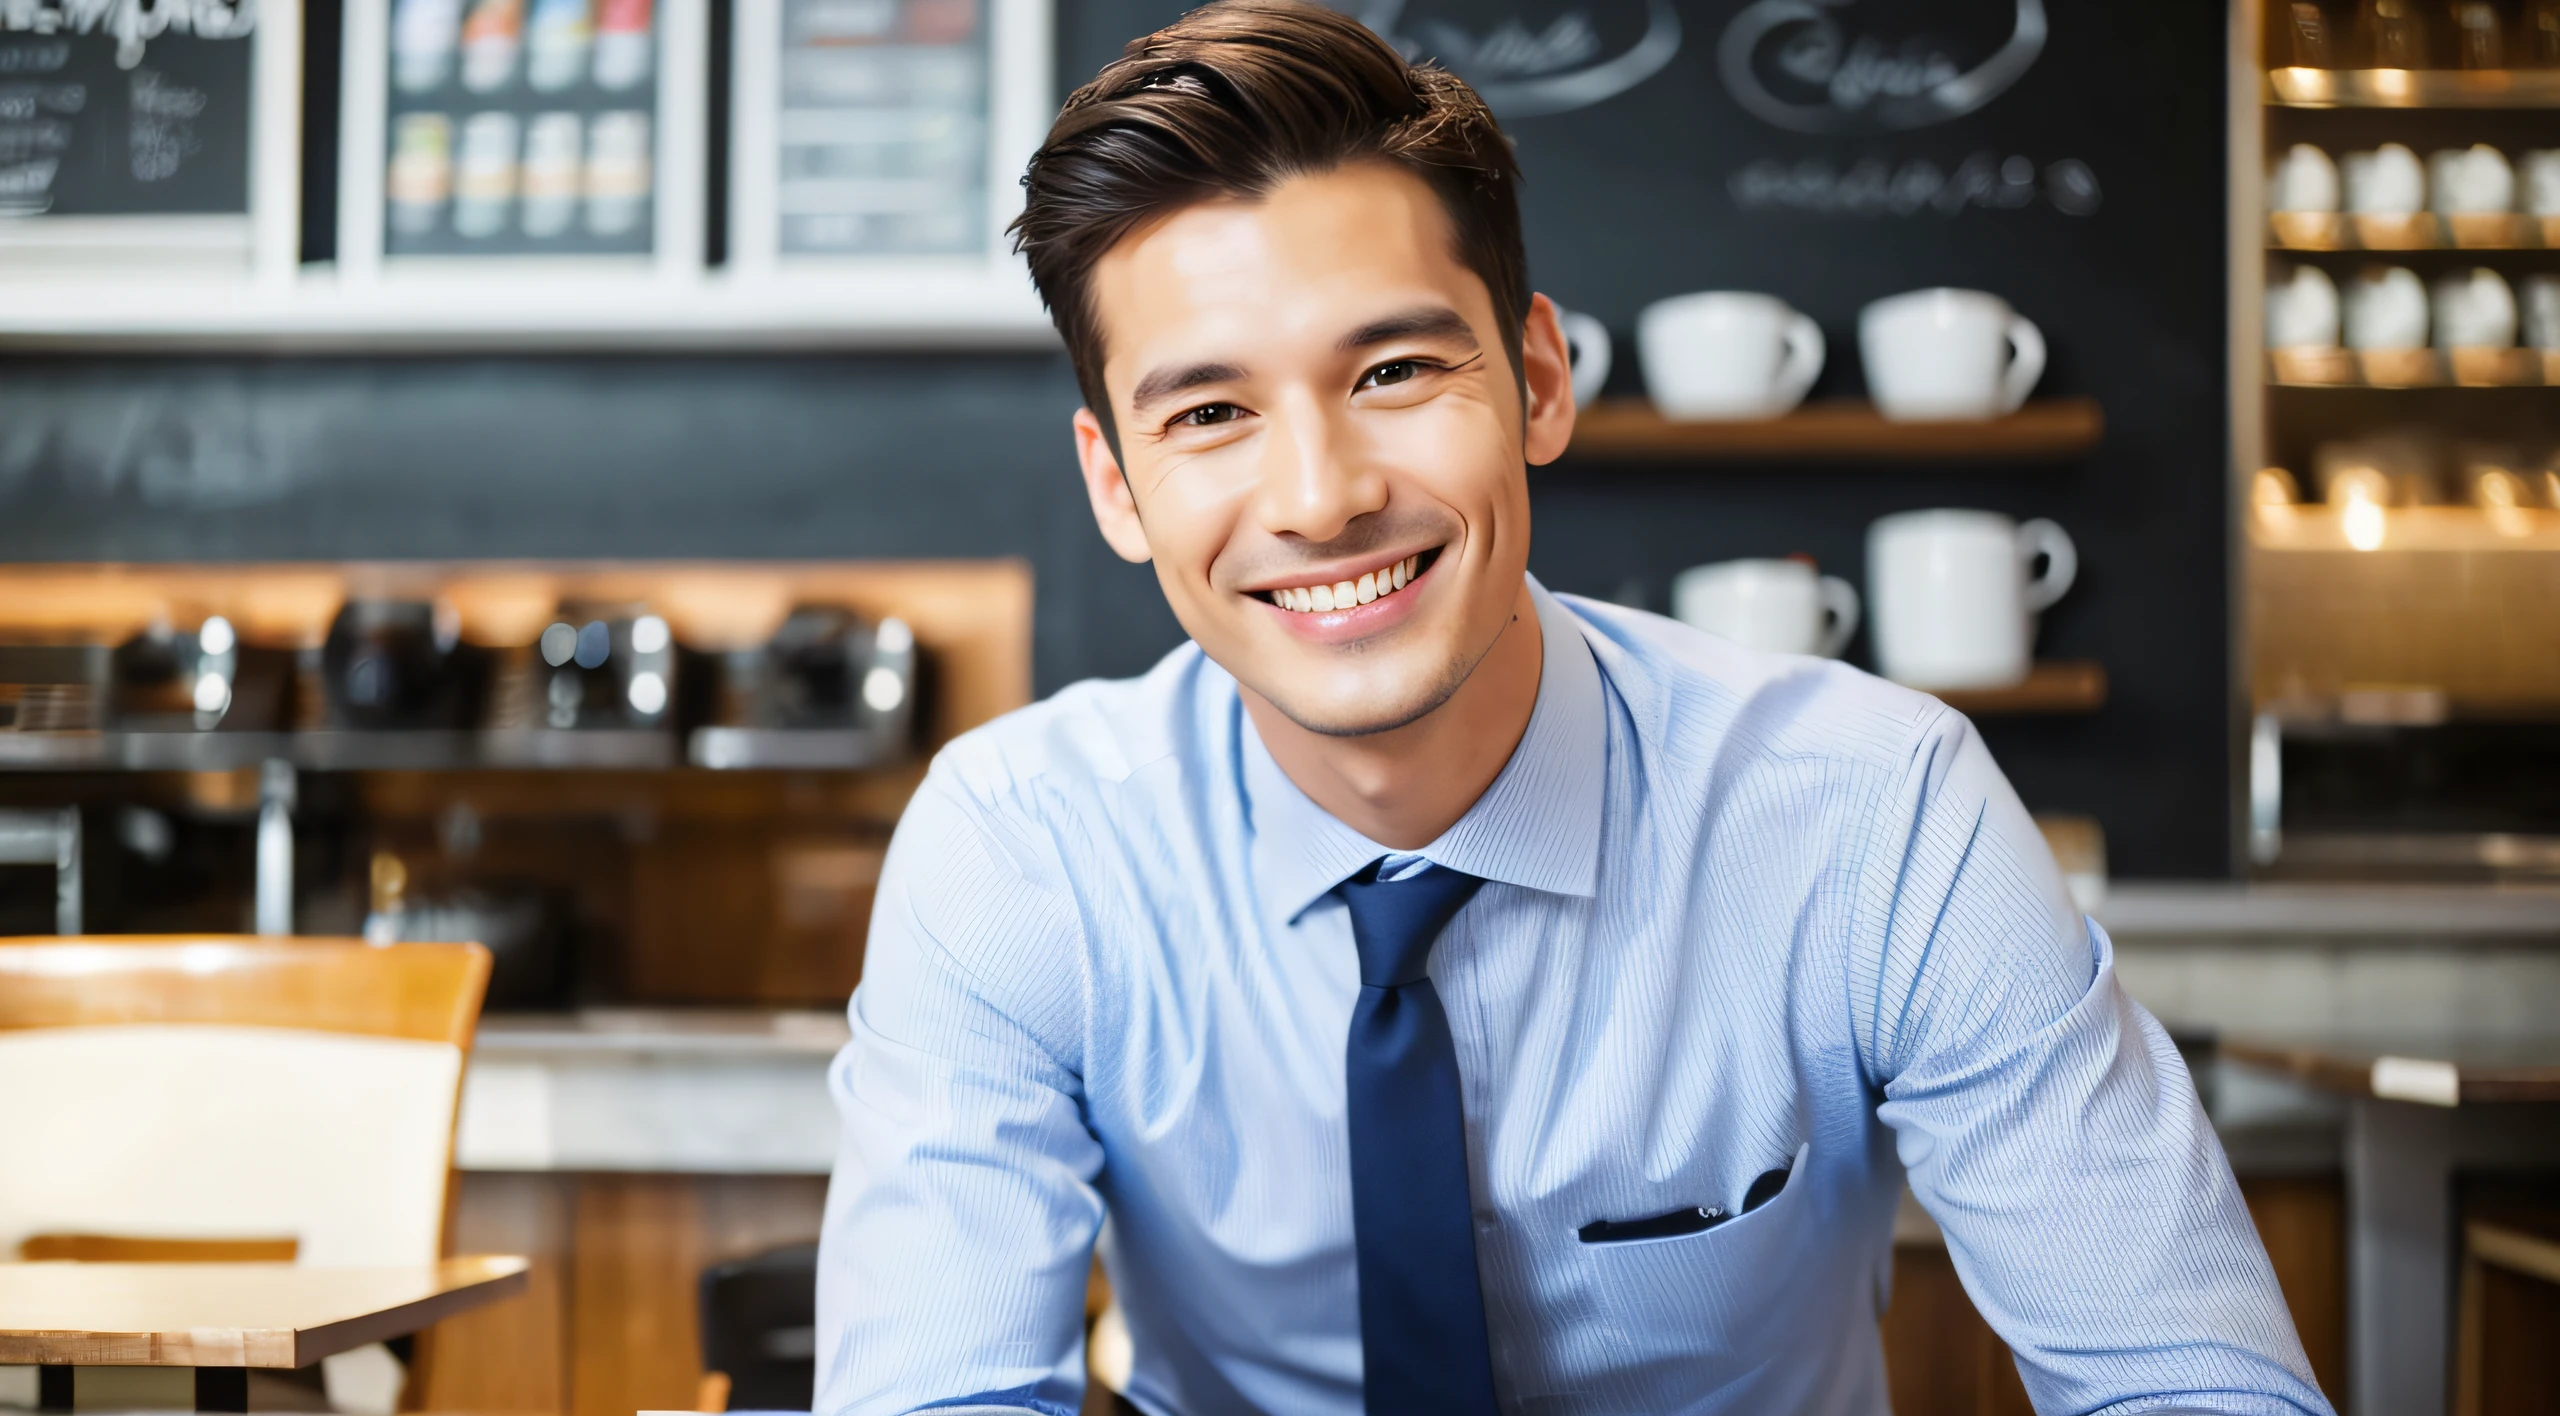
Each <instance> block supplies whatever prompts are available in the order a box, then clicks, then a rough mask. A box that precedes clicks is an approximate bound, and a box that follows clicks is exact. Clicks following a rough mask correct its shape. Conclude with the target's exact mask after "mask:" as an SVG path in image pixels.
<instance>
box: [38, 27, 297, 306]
mask: <svg viewBox="0 0 2560 1416" xmlns="http://www.w3.org/2000/svg"><path fill="white" fill-rule="evenodd" d="M301 129H302V11H301V6H300V4H299V0H158V2H157V3H146V0H103V3H100V0H12V3H9V4H6V5H0V267H5V270H6V275H5V276H0V279H27V278H31V277H32V278H36V279H40V280H44V281H46V282H47V283H52V284H57V285H58V284H60V283H62V282H65V281H69V282H73V283H79V282H81V281H83V280H84V279H88V280H93V281H96V282H103V283H110V284H112V283H120V282H121V281H123V280H124V279H126V278H127V277H130V276H133V275H136V274H140V275H143V276H145V277H149V278H152V279H153V280H155V281H157V282H158V283H162V284H166V283H169V282H171V281H174V282H178V283H181V284H183V283H189V282H192V283H196V284H208V283H216V284H237V283H238V282H239V281H241V280H243V279H244V278H248V277H250V276H252V275H255V276H256V277H258V278H259V279H261V280H263V281H266V282H270V283H280V282H282V281H285V280H289V279H290V278H291V277H292V274H293V270H294V266H295V263H296V261H297V260H298V259H299V256H300V242H301V228H300V221H301V215H300V202H301V137H302V133H301Z"/></svg>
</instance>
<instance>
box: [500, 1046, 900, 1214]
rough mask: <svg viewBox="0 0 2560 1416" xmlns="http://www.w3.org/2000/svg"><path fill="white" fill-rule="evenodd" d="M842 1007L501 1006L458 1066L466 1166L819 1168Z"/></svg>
mask: <svg viewBox="0 0 2560 1416" xmlns="http://www.w3.org/2000/svg"><path fill="white" fill-rule="evenodd" d="M849 1035H850V1034H849V1032H848V1030H847V1028H846V1026H845V1019H844V1015H843V1014H842V1013H839V1012H834V1011H825V1012H819V1011H787V1012H770V1011H752V1010H745V1009H737V1010H724V1009H696V1008H681V1009H679V1008H613V1009H590V1010H587V1011H584V1012H580V1013H564V1014H541V1015H531V1014H505V1013H501V1014H496V1015H493V1016H491V1017H488V1018H484V1019H482V1020H481V1023H480V1035H479V1038H478V1041H477V1043H476V1045H475V1046H474V1047H473V1049H472V1056H471V1068H470V1071H469V1073H468V1074H467V1075H466V1076H465V1077H464V1079H463V1087H462V1115H461V1119H460V1121H459V1123H458V1124H457V1125H456V1127H455V1132H454V1162H455V1164H457V1165H458V1166H460V1167H461V1168H462V1169H465V1170H586V1171H641V1172H658V1173H693V1174H731V1175H824V1174H826V1173H827V1171H828V1170H829V1168H830V1167H831V1166H832V1165H833V1163H834V1160H835V1145H836V1115H835V1104H834V1102H833V1101H832V1100H831V1099H830V1098H829V1096H828V1094H827V1063H828V1060H829V1059H830V1058H832V1057H833V1056H834V1055H835V1053H836V1050H837V1049H838V1048H840V1047H842V1046H843V1045H844V1043H845V1040H846V1038H847V1037H848V1036H849Z"/></svg>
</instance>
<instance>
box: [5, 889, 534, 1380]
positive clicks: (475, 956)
mask: <svg viewBox="0 0 2560 1416" xmlns="http://www.w3.org/2000/svg"><path fill="white" fill-rule="evenodd" d="M488 977H489V955H488V951H486V950H484V949H482V948H481V947H480V946H479V945H477V944H394V945H389V946H385V947H380V948H375V947H369V946H367V945H365V944H363V943H362V942H360V941H356V940H321V939H278V938H263V937H228V936H223V937H194V938H157V937H136V938H121V937H120V938H102V937H94V936H92V937H84V938H28V939H0V1137H6V1138H7V1142H6V1145H7V1149H8V1153H9V1154H10V1156H11V1157H12V1163H11V1164H8V1165H5V1166H0V1258H5V1257H16V1258H21V1259H75V1260H76V1259H107V1258H123V1259H144V1260H150V1259H258V1258H267V1259H291V1260H294V1261H296V1262H300V1263H305V1264H315V1265H331V1266H358V1265H372V1264H404V1263H423V1262H429V1261H432V1260H434V1259H435V1258H437V1257H438V1256H439V1254H440V1252H441V1251H442V1248H443V1243H444V1217H445V1209H446V1204H445V1200H446V1183H447V1177H448V1175H449V1173H450V1172H451V1169H452V1161H453V1129H454V1117H455V1113H456V1111H457V1109H458V1105H459V1102H460V1097H461V1089H462V1072H463V1064H464V1062H465V1060H466V1058H467V1056H468V1054H469V1051H470V1047H471V1039H472V1033H473V1029H474V1027H475V1026H476V1024H477V1022H478V1019H479V1014H480V999H481V994H482V991H483V990H484V989H485V987H486V986H487V983H488ZM347 1355H348V1356H349V1357H355V1356H358V1355H359V1354H353V1353H351V1354H347ZM331 1362H332V1366H331V1371H330V1377H331V1380H330V1385H331V1387H332V1388H333V1389H335V1388H337V1387H340V1386H342V1385H351V1384H352V1383H351V1382H342V1381H341V1380H340V1367H341V1366H345V1367H346V1368H347V1371H348V1373H349V1374H350V1376H352V1374H353V1373H355V1372H356V1371H357V1370H358V1367H357V1366H356V1365H352V1364H346V1363H344V1362H343V1360H342V1359H337V1358H333V1359H331ZM373 1362H374V1365H375V1369H376V1373H377V1375H376V1377H375V1379H374V1384H375V1385H376V1387H377V1390H378V1388H379V1385H380V1381H381V1377H380V1375H379V1374H380V1372H381V1370H382V1368H383V1366H384V1364H387V1363H388V1358H387V1356H385V1355H382V1354H379V1353H377V1354H375V1357H374V1358H373ZM131 1370H133V1371H140V1370H146V1369H131ZM93 1371H94V1372H97V1373H100V1374H102V1375H105V1376H106V1378H107V1379H109V1380H120V1379H122V1378H124V1377H129V1376H130V1375H131V1372H130V1371H127V1372H124V1373H114V1372H112V1370H111V1369H86V1368H84V1369H83V1374H82V1377H81V1382H82V1385H83V1387H84V1393H83V1396H82V1404H83V1405H89V1404H91V1398H90V1397H89V1395H88V1394H87V1393H86V1390H85V1388H86V1387H87V1384H88V1383H89V1381H90V1380H91V1378H90V1373H91V1372H93ZM135 1380H141V1379H140V1378H135ZM395 1381H396V1373H395ZM395 1390H396V1386H395ZM137 1394H139V1393H137ZM182 1404H184V1403H182ZM351 1404H356V1405H365V1406H374V1405H379V1404H381V1403H380V1402H379V1401H378V1400H365V1401H361V1402H357V1403H351Z"/></svg>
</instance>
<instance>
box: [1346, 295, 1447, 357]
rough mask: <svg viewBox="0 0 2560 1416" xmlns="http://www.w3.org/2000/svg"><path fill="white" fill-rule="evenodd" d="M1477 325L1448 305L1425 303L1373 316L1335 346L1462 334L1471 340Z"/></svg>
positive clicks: (1359, 346) (1351, 346)
mask: <svg viewBox="0 0 2560 1416" xmlns="http://www.w3.org/2000/svg"><path fill="white" fill-rule="evenodd" d="M1475 334H1476V332H1475V329H1474V327H1473V326H1471V325H1469V324H1468V323H1467V322H1466V320H1465V319H1464V318H1463V317H1462V316H1460V315H1459V314H1458V312H1457V311H1455V310H1452V309H1450V308H1449V307H1448V306H1446V305H1425V306H1423V307H1422V308H1420V309H1414V310H1407V311H1405V312H1404V313H1402V314H1396V315H1389V316H1387V317H1386V318H1384V319H1378V320H1371V321H1369V322H1368V323H1367V324H1364V325H1362V326H1360V327H1359V328H1358V329H1355V330H1353V331H1351V332H1350V333H1349V334H1346V335H1344V336H1343V337H1342V340H1341V342H1340V343H1338V344H1336V345H1335V346H1334V347H1335V348H1337V349H1342V350H1352V349H1366V348H1367V347H1369V346H1370V345H1372V344H1384V343H1386V342H1387V341H1388V340H1390V339H1416V338H1447V337H1450V336H1453V335H1454V336H1458V337H1461V338H1464V339H1467V340H1469V341H1472V340H1474V338H1475Z"/></svg>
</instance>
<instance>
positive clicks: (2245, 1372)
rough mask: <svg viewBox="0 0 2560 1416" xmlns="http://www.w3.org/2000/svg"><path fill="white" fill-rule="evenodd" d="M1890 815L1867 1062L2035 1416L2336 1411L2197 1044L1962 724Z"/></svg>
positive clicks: (1925, 747) (1917, 768)
mask: <svg viewBox="0 0 2560 1416" xmlns="http://www.w3.org/2000/svg"><path fill="white" fill-rule="evenodd" d="M1892 815H1893V818H1894V819H1893V822H1892V824H1891V827H1890V829H1889V830H1887V831H1886V832H1884V833H1883V834H1884V836H1885V837H1886V840H1885V843H1884V845H1883V846H1882V847H1880V848H1878V849H1876V850H1874V851H1872V852H1871V856H1872V859H1871V860H1870V861H1869V863H1868V865H1867V868H1866V877H1867V884H1866V887H1865V889H1864V891H1863V894H1864V903H1863V905H1862V916H1863V923H1864V924H1865V926H1867V927H1866V928H1865V929H1863V930H1862V934H1863V935H1864V937H1865V938H1866V940H1867V943H1866V945H1865V948H1864V949H1863V950H1862V954H1863V959H1862V963H1863V965H1864V967H1862V968H1861V969H1859V970H1857V971H1856V977H1857V978H1858V981H1859V987H1858V988H1856V989H1855V990H1853V997H1852V999H1851V1007H1852V1009H1853V1010H1854V1012H1855V1013H1856V1014H1857V1017H1856V1020H1855V1021H1856V1024H1857V1027H1858V1031H1859V1034H1860V1047H1861V1051H1862V1053H1863V1054H1864V1055H1863V1058H1862V1061H1863V1063H1864V1065H1865V1067H1866V1069H1867V1071H1868V1075H1869V1078H1870V1080H1871V1082H1872V1083H1873V1084H1874V1085H1876V1086H1877V1087H1878V1088H1880V1090H1881V1092H1882V1095H1883V1101H1882V1104H1881V1105H1880V1106H1879V1107H1878V1112H1877V1114H1878V1116H1879V1117H1880V1118H1881V1119H1882V1120H1883V1121H1884V1122H1885V1123H1886V1124H1887V1125H1889V1126H1891V1127H1892V1128H1893V1130H1894V1132H1895V1142H1896V1146H1897V1149H1898V1150H1899V1152H1900V1154H1901V1157H1902V1161H1903V1164H1904V1166H1905V1168H1906V1169H1907V1171H1908V1173H1909V1177H1910V1183H1911V1188H1912V1192H1913V1194H1914V1195H1916V1196H1917V1197H1918V1198H1919V1200H1920V1203H1921V1204H1922V1206H1923V1207H1925V1208H1926V1209H1927V1210H1928V1211H1929V1213H1930V1215H1931V1216H1932V1217H1934V1218H1935V1219H1936V1220H1937V1221H1938V1224H1939V1226H1940V1227H1941V1228H1942V1229H1943V1230H1944V1231H1945V1233H1946V1237H1947V1245H1948V1249H1949V1252H1950V1254H1951V1255H1952V1257H1953V1258H1954V1261H1955V1265H1956V1271H1957V1273H1958V1275H1959V1276H1960V1277H1961V1278H1962V1279H1963V1281H1964V1286H1965V1290H1966V1292H1968V1293H1969V1294H1971V1295H1972V1297H1973V1301H1974V1303H1975V1305H1976V1306H1977V1307H1978V1308H1980V1309H1981V1311H1982V1315H1983V1317H1984V1318H1985V1319H1986V1320H1987V1321H1988V1322H1989V1323H1990V1324H1991V1326H1992V1328H1993V1329H1994V1330H1996V1331H1997V1332H1998V1333H1999V1334H2000V1336H2001V1337H2002V1338H2003V1339H2004V1340H2005V1341H2006V1342H2007V1343H2008V1344H2009V1346H2010V1348H2011V1349H2012V1350H2013V1351H2014V1352H2015V1353H2016V1354H2017V1358H2018V1367H2019V1372H2020V1375H2021V1376H2022V1377H2023V1378H2024V1379H2025V1382H2026V1387H2027V1391H2028V1393H2029V1395H2030V1396H2032V1397H2033V1398H2034V1400H2035V1404H2036V1409H2038V1410H2039V1411H2083V1412H2097V1411H2107V1412H2117V1411H2124V1412H2131V1411H2195V1412H2231V1413H2240V1412H2250V1413H2263V1412H2281V1413H2303V1412H2315V1413H2326V1412H2328V1411H2329V1410H2330V1407H2329V1404H2328V1402H2327V1401H2325V1400H2324V1399H2323V1398H2322V1396H2321V1394H2320V1391H2319V1389H2318V1387H2317V1386H2316V1385H2315V1384H2314V1383H2313V1380H2312V1377H2311V1371H2310V1365H2309V1363H2308V1362H2307V1361H2306V1360H2305V1358H2304V1356H2303V1351H2302V1344H2301V1342H2300V1340H2299V1338H2298V1337H2297V1336H2296V1335H2295V1333H2294V1328H2293V1322H2292V1319H2291V1317H2290V1315H2289V1314H2288V1312H2287V1310H2286V1307H2285V1303H2284V1298H2283V1295H2282V1294H2281V1292H2280V1291H2279V1290H2278V1289H2277V1287H2276V1282H2275V1274H2274V1271H2273V1269H2272V1268H2271V1267H2270V1266H2269V1264H2268V1262H2267V1256H2266V1250H2265V1248H2264V1247H2263V1246H2262V1245H2261V1244H2260V1243H2259V1241H2258V1234H2257V1229H2256V1227H2255V1226H2254V1225H2253V1224H2252V1222H2251V1221H2250V1218H2249V1212H2248V1209H2247V1207H2246V1206H2245V1205H2244V1204H2243V1203H2242V1201H2241V1197H2240V1190H2239V1186H2238V1184H2237V1182H2236V1181H2235V1180H2234V1179H2233V1178H2232V1174H2231V1167H2230V1164H2229V1162H2228V1161H2227V1160H2226V1159H2225V1158H2224V1156H2223V1152H2222V1146H2221V1143H2220V1141H2219V1140H2218V1139H2217V1138H2216V1137H2215V1135H2214V1132H2213V1128H2212V1126H2211V1124H2210V1123H2209V1122H2208V1121H2207V1120H2206V1118H2205V1115H2204V1111H2203V1108H2202V1106H2201V1105H2199V1103H2198V1102H2197V1099H2196V1091H2195V1086H2194V1084H2193V1082H2192V1081H2191V1080H2190V1079H2189V1077H2188V1075H2187V1071H2186V1067H2185V1065H2184V1063H2183V1062H2182V1061H2181V1060H2180V1059H2179V1056H2178V1052H2177V1049H2176V1047H2175V1046H2174V1045H2173V1044H2172V1043H2171V1042H2170V1041H2169V1038H2168V1035H2167V1033H2166V1032H2165V1031H2163V1030H2162V1028H2161V1026H2160V1024H2159V1023H2158V1021H2156V1020H2155V1019H2153V1018H2152V1017H2151V1015H2150V1014H2149V1013H2147V1012H2145V1011H2143V1009H2142V1008H2141V1006H2140V1005H2138V1004H2136V1003H2135V1002H2134V1001H2133V1000H2132V999H2131V998H2130V997H2128V996H2127V995H2126V994H2125V992H2124V990H2123V988H2122V987H2121V986H2119V985H2118V983H2117V981H2116V975H2115V968H2114V952H2113V946H2112V945H2111V944H2110V943H2109V941H2108V939H2107V937H2106V935H2105V933H2104V931H2102V930H2100V929H2099V928H2098V927H2097V926H2096V924H2094V923H2093V922H2090V921H2088V920H2086V919H2085V918H2083V917H2082V916H2081V915H2080V914H2079V912H2078V911H2077V910H2076V909H2074V908H2072V907H2071V906H2070V904H2069V902H2068V898H2067V896H2066V895H2065V893H2064V891H2063V888H2062V883H2061V879H2060V876H2059V873H2058V872H2057V871H2056V870H2055V868H2054V865H2053V862H2052V857H2051V854H2050V853H2049V852H2048V851H2047V850H2046V849H2045V847H2044V844H2043V841H2042V839H2041V837H2040V836H2039V835H2038V834H2037V832H2036V830H2035V827H2034V825H2033V823H2032V821H2030V820H2029V818H2028V817H2027V814H2026V812H2025V811H2024V809H2023V808H2021V807H2020V806H2019V804H2018V801H2017V798H2016V795H2015V793H2014V792H2012V791H2011V790H2010V787H2009V785H2008V783H2007V781H2006V780H2004V779H2003V778H2002V777H2001V775H2000V773H1999V770H1998V769H1997V768H1996V767H1994V766H1993V765H1992V763H1991V759H1990V756H1989V754H1988V753H1987V752H1986V751H1985V750H1984V749H1983V747H1982V744H1981V742H1980V740H1979V739H1978V738H1977V737H1976V736H1975V735H1974V733H1973V731H1972V728H1971V726H1970V725H1969V724H1967V723H1965V722H1964V720H1963V719H1962V718H1959V717H1956V716H1955V715H1953V714H1948V715H1946V716H1945V717H1944V718H1943V719H1941V720H1939V721H1938V722H1937V723H1936V724H1934V725H1932V726H1931V728H1930V729H1929V730H1928V731H1927V732H1925V733H1924V734H1923V735H1922V736H1921V738H1920V740H1919V742H1918V744H1917V746H1916V748H1915V752H1914V756H1913V761H1912V768H1911V772H1910V775H1909V777H1908V779H1907V781H1906V785H1905V790H1904V792H1903V795H1902V798H1901V800H1900V802H1899V803H1898V805H1897V808H1896V810H1895V812H1894V813H1892Z"/></svg>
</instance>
